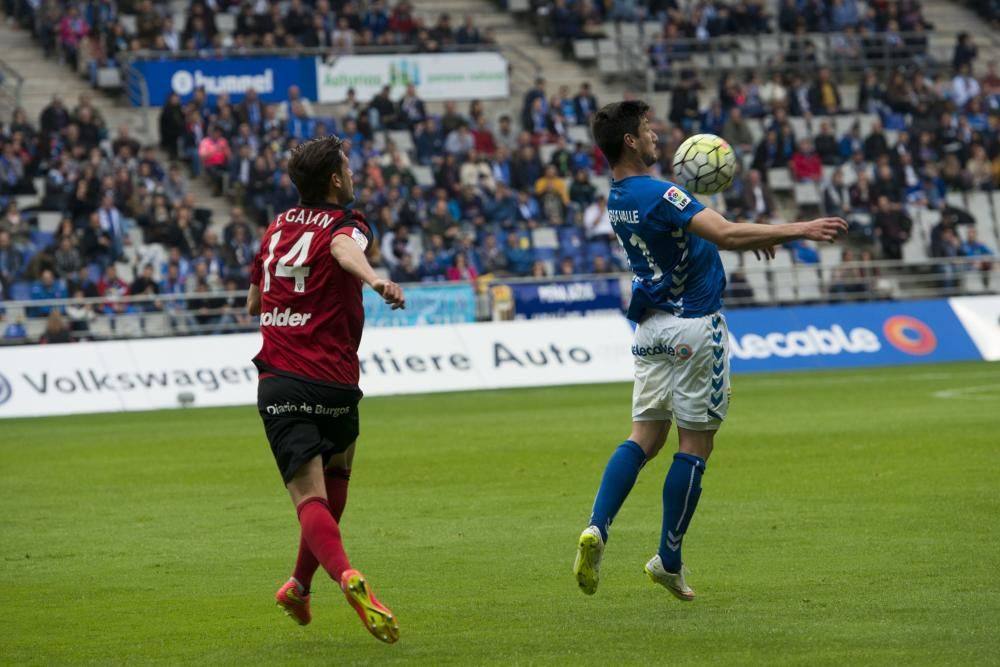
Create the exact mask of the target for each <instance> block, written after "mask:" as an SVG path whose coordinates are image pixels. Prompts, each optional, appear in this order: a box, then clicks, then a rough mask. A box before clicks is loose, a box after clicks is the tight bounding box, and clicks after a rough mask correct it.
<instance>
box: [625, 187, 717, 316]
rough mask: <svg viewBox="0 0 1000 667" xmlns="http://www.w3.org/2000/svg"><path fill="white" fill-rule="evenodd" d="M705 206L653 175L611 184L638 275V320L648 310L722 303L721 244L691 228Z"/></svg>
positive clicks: (632, 312)
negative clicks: (707, 238) (718, 244)
mask: <svg viewBox="0 0 1000 667" xmlns="http://www.w3.org/2000/svg"><path fill="white" fill-rule="evenodd" d="M704 208H705V207H704V206H703V205H702V204H701V203H700V202H699V201H698V200H697V199H695V198H694V197H692V196H691V195H690V194H689V193H688V192H687V191H686V190H684V189H683V188H681V187H679V186H677V185H675V184H673V183H669V182H667V181H661V180H659V179H656V178H653V177H651V176H630V177H629V178H623V179H622V180H620V181H614V182H613V183H612V184H611V194H610V195H609V197H608V216H609V217H610V219H611V226H612V227H614V230H615V234H616V235H617V236H618V242H619V243H621V245H622V248H623V249H624V250H625V254H626V256H627V257H628V261H629V267H630V268H631V269H632V273H633V274H634V278H633V280H632V301H631V303H630V304H629V309H628V318H629V319H630V320H632V321H633V322H640V321H641V320H642V318H643V314H644V313H645V311H646V310H647V309H654V310H660V311H664V312H668V313H673V314H674V315H677V316H679V317H703V316H705V315H710V314H711V313H714V312H716V311H717V310H719V309H720V308H721V307H722V293H723V291H724V290H725V288H726V273H725V270H724V269H723V268H722V259H721V258H720V257H719V249H718V248H717V247H716V246H715V244H714V243H712V242H711V241H707V240H705V239H703V238H701V237H700V236H697V235H695V234H690V233H689V232H688V229H687V228H688V224H689V223H690V222H691V218H693V217H694V216H695V215H697V214H698V213H700V212H701V211H702V210H703V209H704Z"/></svg>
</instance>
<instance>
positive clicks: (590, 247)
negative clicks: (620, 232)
mask: <svg viewBox="0 0 1000 667" xmlns="http://www.w3.org/2000/svg"><path fill="white" fill-rule="evenodd" d="M587 256H588V257H590V259H594V258H595V257H603V258H604V259H606V260H608V261H610V260H611V247H610V246H609V245H608V242H607V241H591V242H590V243H588V244H587Z"/></svg>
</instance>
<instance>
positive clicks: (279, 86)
mask: <svg viewBox="0 0 1000 667" xmlns="http://www.w3.org/2000/svg"><path fill="white" fill-rule="evenodd" d="M132 66H133V67H134V68H135V69H136V70H137V71H138V72H139V73H140V74H141V75H142V76H143V78H144V79H145V80H146V86H147V88H148V89H149V103H150V105H152V106H161V105H163V104H164V103H165V102H166V101H167V97H169V96H170V94H171V93H177V94H178V95H180V96H181V100H182V101H185V102H186V101H187V100H189V99H190V98H191V96H192V94H194V91H195V90H197V89H198V88H202V87H204V88H205V92H206V93H208V97H209V100H214V99H215V98H216V97H217V96H218V95H222V94H226V95H229V100H230V101H231V102H234V103H237V102H240V101H241V100H242V99H243V96H244V95H246V92H247V91H248V90H249V89H251V88H253V89H254V90H255V91H257V94H258V96H259V97H260V98H261V99H262V100H264V101H267V102H280V101H282V100H285V99H287V98H288V87H289V86H292V85H296V86H298V87H299V89H300V91H301V92H302V95H303V96H304V97H306V98H308V99H312V100H315V99H316V60H315V58H278V57H273V56H271V57H265V56H259V57H258V56H247V57H227V58H221V59H214V60H213V59H211V58H206V59H203V60H169V59H164V60H137V61H135V62H134V63H133V64H132ZM130 101H131V102H132V104H133V105H134V106H139V105H140V104H142V100H139V99H134V98H132V97H131V96H130Z"/></svg>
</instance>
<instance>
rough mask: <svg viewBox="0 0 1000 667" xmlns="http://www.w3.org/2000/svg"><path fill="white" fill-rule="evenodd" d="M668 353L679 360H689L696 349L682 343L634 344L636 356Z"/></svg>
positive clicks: (667, 354) (656, 355)
mask: <svg viewBox="0 0 1000 667" xmlns="http://www.w3.org/2000/svg"><path fill="white" fill-rule="evenodd" d="M661 355H666V356H668V357H673V358H674V359H677V360H678V361H687V360H688V359H690V358H691V357H692V356H693V355H694V350H692V349H691V346H690V345H687V344H685V343H682V344H680V345H678V346H677V347H674V346H672V345H633V346H632V356H634V357H659V356H661Z"/></svg>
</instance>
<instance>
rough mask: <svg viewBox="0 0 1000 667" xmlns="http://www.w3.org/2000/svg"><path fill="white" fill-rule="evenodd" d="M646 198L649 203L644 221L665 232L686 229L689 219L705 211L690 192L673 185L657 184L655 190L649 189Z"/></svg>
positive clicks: (702, 205)
mask: <svg viewBox="0 0 1000 667" xmlns="http://www.w3.org/2000/svg"><path fill="white" fill-rule="evenodd" d="M662 186H666V187H662ZM647 197H648V199H649V200H650V203H649V209H648V211H647V212H646V216H645V217H646V220H647V221H648V222H650V223H652V224H654V225H656V226H660V227H663V228H664V229H665V230H667V231H671V230H673V229H676V228H680V229H687V226H688V224H690V222H691V218H693V217H694V216H696V215H697V214H698V213H700V212H701V211H703V210H704V209H705V205H704V204H702V203H701V202H700V201H698V200H697V199H695V198H694V196H692V195H691V193H690V192H688V191H687V190H685V189H684V188H682V187H680V186H679V185H674V184H673V183H662V182H660V183H657V187H656V188H650V191H649V193H648V194H647ZM654 197H655V199H654Z"/></svg>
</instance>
